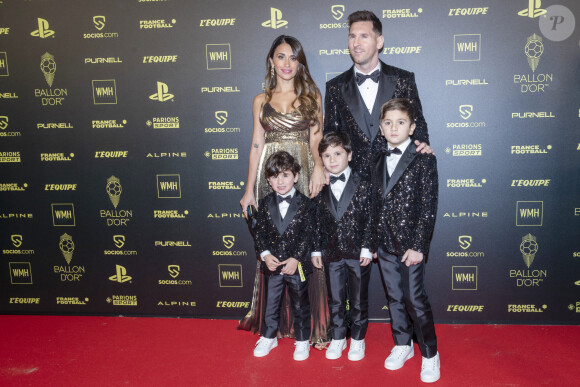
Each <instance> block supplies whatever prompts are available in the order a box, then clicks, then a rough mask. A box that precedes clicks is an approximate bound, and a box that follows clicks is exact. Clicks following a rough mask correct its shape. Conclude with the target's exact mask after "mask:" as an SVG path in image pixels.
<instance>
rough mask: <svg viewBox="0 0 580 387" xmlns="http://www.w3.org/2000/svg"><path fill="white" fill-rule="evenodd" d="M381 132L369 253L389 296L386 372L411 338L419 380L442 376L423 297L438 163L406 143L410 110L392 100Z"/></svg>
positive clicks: (409, 353) (407, 352) (402, 357)
mask: <svg viewBox="0 0 580 387" xmlns="http://www.w3.org/2000/svg"><path fill="white" fill-rule="evenodd" d="M380 117H381V119H380V127H381V133H382V135H383V136H384V137H385V138H386V140H387V142H388V148H387V149H383V150H382V154H381V155H380V157H378V158H377V162H376V164H375V169H374V171H373V192H374V195H373V202H374V203H373V207H374V211H373V233H374V237H373V241H374V243H373V251H375V248H377V249H376V251H377V255H378V258H379V265H380V268H381V271H382V275H383V280H384V281H385V285H386V288H387V293H388V302H389V310H390V313H391V328H392V330H393V338H394V341H395V347H394V348H393V349H392V351H391V354H390V355H389V357H388V358H387V359H386V360H385V368H387V369H389V370H396V369H399V368H401V367H402V366H403V365H404V364H405V361H407V360H408V359H410V358H411V357H413V355H414V352H413V341H412V337H413V333H414V334H415V335H416V336H417V341H418V344H419V349H420V350H421V355H422V356H423V362H422V366H421V380H422V381H423V382H426V383H432V382H435V381H437V380H438V379H439V377H440V370H439V369H440V363H439V353H438V352H437V336H436V335H435V325H434V323H433V313H432V311H431V306H430V304H429V299H428V298H427V293H426V292H425V286H424V273H425V256H426V255H427V254H428V252H429V243H430V240H431V235H432V233H433V227H434V225H435V216H436V213H437V196H438V194H437V190H438V179H437V161H436V159H435V156H434V155H433V154H421V153H418V152H417V150H416V146H415V144H414V143H413V142H411V139H410V138H409V137H410V136H411V135H412V134H413V131H414V129H415V121H414V114H413V105H412V104H411V102H410V101H409V100H408V99H405V98H396V99H391V100H390V101H388V102H387V103H385V104H384V105H383V106H382V107H381V116H380Z"/></svg>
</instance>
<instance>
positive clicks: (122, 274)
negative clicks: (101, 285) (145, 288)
mask: <svg viewBox="0 0 580 387" xmlns="http://www.w3.org/2000/svg"><path fill="white" fill-rule="evenodd" d="M115 267H116V273H115V275H112V276H110V277H109V279H110V280H111V281H113V282H118V283H120V284H122V283H124V282H129V281H131V280H132V278H131V277H130V276H128V275H127V269H125V268H124V267H123V266H121V265H115Z"/></svg>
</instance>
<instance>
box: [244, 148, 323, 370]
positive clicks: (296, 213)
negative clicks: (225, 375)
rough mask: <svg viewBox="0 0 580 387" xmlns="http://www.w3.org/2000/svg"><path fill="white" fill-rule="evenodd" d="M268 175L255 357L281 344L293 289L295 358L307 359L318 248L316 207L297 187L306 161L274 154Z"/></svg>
mask: <svg viewBox="0 0 580 387" xmlns="http://www.w3.org/2000/svg"><path fill="white" fill-rule="evenodd" d="M265 173H266V178H267V179H268V183H269V184H270V186H271V187H272V189H273V191H274V192H272V193H270V194H269V195H267V196H266V197H264V198H263V199H261V200H260V204H259V210H258V212H257V214H256V222H255V225H254V226H253V231H254V238H255V242H256V251H257V252H258V253H259V254H260V256H261V258H262V264H261V270H262V271H263V272H264V286H265V292H266V305H265V313H264V322H263V328H262V332H261V334H262V337H261V338H260V340H258V342H257V344H256V348H255V349H254V356H256V357H262V356H266V355H267V354H268V353H269V352H270V351H271V350H272V349H273V348H275V347H276V346H277V345H278V342H277V338H276V334H277V331H278V325H279V322H280V304H281V301H282V297H283V296H284V294H285V291H286V289H288V294H289V296H290V301H291V307H292V309H293V312H294V334H295V337H296V349H295V351H294V360H306V359H307V358H308V355H309V350H310V345H309V338H310V302H309V299H308V277H309V274H310V273H312V266H311V263H310V254H311V252H312V251H313V250H315V246H314V243H315V240H314V233H315V222H316V220H315V215H316V206H315V204H314V202H312V201H311V200H310V199H309V198H307V197H306V196H305V195H303V194H302V193H300V192H299V191H298V190H296V188H295V187H294V184H295V183H296V182H297V181H298V174H299V173H300V165H299V164H298V162H297V161H296V160H295V159H294V158H293V157H292V156H291V155H290V154H289V153H288V152H285V151H280V152H276V153H274V154H272V155H271V156H270V157H269V158H268V160H267V161H266V166H265Z"/></svg>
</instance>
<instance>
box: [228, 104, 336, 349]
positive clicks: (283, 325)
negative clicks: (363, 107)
mask: <svg viewBox="0 0 580 387" xmlns="http://www.w3.org/2000/svg"><path fill="white" fill-rule="evenodd" d="M260 123H261V124H262V127H263V128H264V130H265V132H266V133H265V139H266V143H265V145H264V150H263V151H262V156H261V158H260V162H259V164H258V174H257V176H256V187H255V195H256V202H258V201H259V200H260V199H261V198H263V197H264V196H266V195H268V194H269V193H270V192H272V189H271V188H270V186H269V185H268V180H267V179H266V176H265V174H264V164H265V163H266V160H267V159H268V157H269V156H270V155H271V154H273V153H275V152H277V151H280V150H284V151H286V152H288V153H290V154H291V155H292V156H293V157H294V158H295V159H296V160H298V162H299V163H300V166H301V167H302V169H301V171H300V175H299V178H298V182H297V183H296V188H297V189H298V190H299V191H300V192H302V193H303V194H304V195H306V196H308V197H310V190H309V189H308V184H309V182H310V176H311V174H312V170H313V168H314V161H313V159H312V154H311V152H310V125H309V123H308V122H307V121H306V120H303V119H302V116H301V115H300V113H299V112H297V111H294V112H291V113H281V112H278V111H276V110H275V109H274V108H272V106H270V104H269V103H266V104H265V105H264V106H263V108H262V111H261V112H260ZM257 253H259V252H257ZM257 259H258V262H257V269H256V279H255V281H254V292H253V295H252V305H251V308H250V311H249V312H248V314H247V315H246V316H245V317H244V318H242V319H241V320H240V324H239V325H238V329H243V330H248V331H251V332H253V333H256V332H258V333H259V332H260V331H261V328H262V323H263V318H264V309H265V308H264V306H265V305H264V303H265V292H264V281H263V276H264V275H263V274H262V272H261V271H260V261H259V259H260V258H259V256H258V257H257ZM308 293H309V298H310V310H311V316H312V319H311V320H312V333H311V341H312V343H318V344H323V343H324V342H326V341H327V337H326V335H327V327H328V316H329V312H328V301H327V289H326V280H325V275H324V270H323V269H322V270H321V269H316V268H314V272H313V273H312V275H311V277H310V282H309V284H308ZM278 337H294V329H293V317H292V309H291V308H290V303H289V298H288V295H286V297H284V298H283V300H282V308H281V313H280V326H279V327H278ZM319 347H320V345H319Z"/></svg>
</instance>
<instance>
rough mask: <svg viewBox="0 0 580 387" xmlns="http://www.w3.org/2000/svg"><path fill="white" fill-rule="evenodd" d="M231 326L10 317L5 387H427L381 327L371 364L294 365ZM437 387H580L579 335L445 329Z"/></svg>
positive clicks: (373, 339)
mask: <svg viewBox="0 0 580 387" xmlns="http://www.w3.org/2000/svg"><path fill="white" fill-rule="evenodd" d="M236 325H237V323H236V322H235V321H231V320H198V319H165V318H127V317H125V318H122V317H63V316H0V331H1V332H2V347H1V349H0V385H1V386H47V385H48V386H104V385H106V386H121V385H124V386H125V385H133V386H189V385H200V386H224V385H228V386H268V385H269V386H273V385H278V386H294V385H312V386H346V385H350V386H354V387H358V386H375V385H386V384H389V385H393V386H419V385H423V386H424V385H425V384H423V383H421V382H420V380H419V371H420V367H421V357H420V354H419V352H418V348H417V347H415V357H414V358H412V359H411V360H409V361H408V362H407V363H406V364H405V366H404V367H403V368H402V369H400V370H398V371H387V370H385V369H384V368H383V362H384V359H385V357H386V356H387V355H388V352H389V350H390V348H391V346H392V345H393V340H392V338H391V335H390V326H389V325H386V324H378V323H373V324H371V325H370V326H369V330H368V334H367V356H366V358H365V359H363V360H362V361H360V362H356V363H354V362H350V361H348V360H347V359H346V351H345V353H344V356H343V357H342V358H341V359H339V360H334V361H330V360H326V359H325V358H324V353H323V352H318V351H316V350H313V351H311V353H310V358H309V359H308V360H306V361H304V362H295V361H294V360H292V352H293V350H294V346H293V341H292V340H290V339H283V340H281V341H280V342H279V345H278V347H277V348H275V349H274V350H273V351H272V352H271V353H270V355H268V356H267V357H265V358H261V359H257V358H254V357H253V356H252V350H253V346H254V343H255V342H256V340H257V339H258V337H257V336H254V335H251V334H250V333H249V332H244V331H237V330H236V329H235V327H236ZM436 329H437V336H438V338H439V353H440V355H441V375H442V377H441V380H440V381H439V382H437V383H435V384H434V385H436V386H537V385H551V386H577V385H579V384H580V378H579V376H578V356H579V355H578V349H577V348H578V344H579V343H580V327H577V326H513V325H512V326H510V325H437V327H436Z"/></svg>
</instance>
